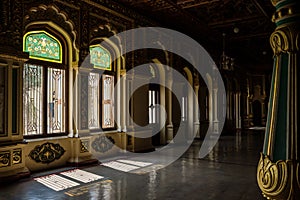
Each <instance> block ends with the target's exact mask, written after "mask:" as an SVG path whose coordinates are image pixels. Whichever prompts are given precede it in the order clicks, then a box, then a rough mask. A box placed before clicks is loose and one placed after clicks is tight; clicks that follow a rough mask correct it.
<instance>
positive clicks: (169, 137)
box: [167, 125, 174, 143]
mask: <svg viewBox="0 0 300 200" xmlns="http://www.w3.org/2000/svg"><path fill="white" fill-rule="evenodd" d="M173 134H174V130H173V125H167V143H174V141H173V138H174V135H173Z"/></svg>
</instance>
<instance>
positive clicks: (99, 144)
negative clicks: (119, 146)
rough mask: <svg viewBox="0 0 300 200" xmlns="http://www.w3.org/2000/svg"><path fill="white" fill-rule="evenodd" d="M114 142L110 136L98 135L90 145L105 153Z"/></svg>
mask: <svg viewBox="0 0 300 200" xmlns="http://www.w3.org/2000/svg"><path fill="white" fill-rule="evenodd" d="M114 144H115V141H114V139H113V138H112V137H106V136H100V137H98V138H96V139H95V140H94V141H93V143H92V147H93V149H94V150H95V151H97V152H100V153H105V152H107V151H109V150H110V149H111V148H112V147H113V146H114Z"/></svg>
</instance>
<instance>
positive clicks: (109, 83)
mask: <svg viewBox="0 0 300 200" xmlns="http://www.w3.org/2000/svg"><path fill="white" fill-rule="evenodd" d="M114 125H115V124H114V77H113V76H111V75H102V127H103V128H113V127H114Z"/></svg>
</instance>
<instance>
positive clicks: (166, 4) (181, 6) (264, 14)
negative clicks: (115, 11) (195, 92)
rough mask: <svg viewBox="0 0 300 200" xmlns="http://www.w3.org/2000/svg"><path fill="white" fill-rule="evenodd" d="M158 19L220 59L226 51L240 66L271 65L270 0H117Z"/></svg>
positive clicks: (261, 68)
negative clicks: (223, 51)
mask: <svg viewBox="0 0 300 200" xmlns="http://www.w3.org/2000/svg"><path fill="white" fill-rule="evenodd" d="M116 1H117V2H119V3H121V4H123V5H124V6H126V7H128V8H131V9H134V10H135V11H136V12H138V13H140V14H141V15H144V16H146V17H149V18H151V19H152V20H154V21H157V22H158V23H159V24H160V25H162V26H163V27H166V28H172V29H175V30H177V31H180V32H182V33H185V34H187V35H189V36H191V37H193V38H194V39H196V40H197V41H198V42H199V43H200V44H202V45H203V46H204V47H205V48H206V49H207V50H208V52H209V53H210V54H211V55H212V56H213V57H214V59H215V60H216V59H218V55H221V53H222V40H223V36H222V34H223V33H225V34H226V36H225V43H226V48H225V52H226V54H227V55H228V56H231V57H234V58H235V60H236V66H237V67H243V68H245V69H248V70H249V71H251V70H256V71H269V70H270V69H271V68H272V51H271V48H270V45H269V37H270V35H271V33H272V32H273V30H274V29H275V25H274V24H273V23H272V21H271V16H272V14H273V12H274V11H275V8H274V7H273V6H272V4H271V1H270V0H116Z"/></svg>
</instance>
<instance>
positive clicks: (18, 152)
mask: <svg viewBox="0 0 300 200" xmlns="http://www.w3.org/2000/svg"><path fill="white" fill-rule="evenodd" d="M12 161H13V165H16V164H20V163H22V149H14V150H13V159H12Z"/></svg>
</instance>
